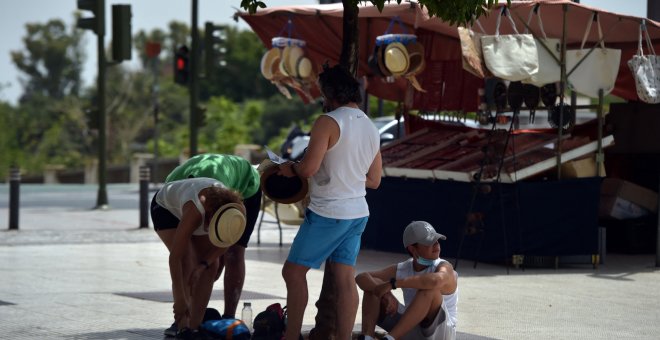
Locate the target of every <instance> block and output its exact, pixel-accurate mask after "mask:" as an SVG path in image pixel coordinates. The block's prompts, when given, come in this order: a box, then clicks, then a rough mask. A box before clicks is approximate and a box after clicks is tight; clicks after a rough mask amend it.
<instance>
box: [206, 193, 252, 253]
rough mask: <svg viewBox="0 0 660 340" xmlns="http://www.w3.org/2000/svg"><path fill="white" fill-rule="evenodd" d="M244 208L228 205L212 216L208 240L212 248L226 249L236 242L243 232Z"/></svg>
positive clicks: (235, 204) (244, 222)
mask: <svg viewBox="0 0 660 340" xmlns="http://www.w3.org/2000/svg"><path fill="white" fill-rule="evenodd" d="M243 211H244V207H243V206H241V205H240V204H238V203H228V204H225V205H223V206H221V207H220V208H218V211H216V212H215V214H213V217H212V218H211V222H209V240H211V243H213V245H214V246H216V247H219V248H228V247H230V246H232V245H233V244H235V243H236V242H238V240H239V239H240V238H241V236H243V232H244V231H245V224H246V219H245V213H244V212H243Z"/></svg>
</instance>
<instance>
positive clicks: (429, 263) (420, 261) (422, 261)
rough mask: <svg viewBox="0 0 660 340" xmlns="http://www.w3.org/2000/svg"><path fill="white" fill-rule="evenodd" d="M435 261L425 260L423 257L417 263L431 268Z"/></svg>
mask: <svg viewBox="0 0 660 340" xmlns="http://www.w3.org/2000/svg"><path fill="white" fill-rule="evenodd" d="M433 261H434V260H429V259H425V258H423V257H421V256H420V257H418V258H417V263H419V264H420V265H422V266H431V265H433Z"/></svg>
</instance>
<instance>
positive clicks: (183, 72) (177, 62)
mask: <svg viewBox="0 0 660 340" xmlns="http://www.w3.org/2000/svg"><path fill="white" fill-rule="evenodd" d="M189 54H190V52H189V50H188V47H186V46H181V47H179V48H178V49H177V50H176V52H175V53H174V82H175V83H177V84H181V85H187V84H188V79H189V74H190V64H189V62H188V60H189V59H188V58H189Z"/></svg>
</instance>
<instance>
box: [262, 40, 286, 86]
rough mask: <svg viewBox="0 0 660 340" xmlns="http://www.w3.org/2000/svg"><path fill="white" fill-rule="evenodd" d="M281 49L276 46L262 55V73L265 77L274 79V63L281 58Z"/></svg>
mask: <svg viewBox="0 0 660 340" xmlns="http://www.w3.org/2000/svg"><path fill="white" fill-rule="evenodd" d="M280 53H281V51H280V49H279V48H277V47H275V48H271V49H270V50H268V51H267V52H266V53H264V56H263V57H261V74H262V75H263V76H264V78H266V79H268V80H270V79H273V64H274V63H275V62H276V61H278V60H279V59H280Z"/></svg>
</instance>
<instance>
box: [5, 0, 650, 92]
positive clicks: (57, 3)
mask: <svg viewBox="0 0 660 340" xmlns="http://www.w3.org/2000/svg"><path fill="white" fill-rule="evenodd" d="M646 1H647V0H582V1H580V2H581V3H582V4H585V5H589V6H594V7H599V8H602V9H604V10H608V11H612V12H617V13H622V14H629V15H634V16H640V17H643V16H646ZM264 2H265V3H266V4H268V6H270V7H274V6H282V5H290V4H312V3H317V1H316V0H265V1H264ZM191 3H192V1H190V0H123V1H117V0H106V7H107V9H106V24H107V25H108V26H107V28H106V32H109V31H110V25H109V21H110V20H109V19H110V15H109V13H110V8H111V7H110V6H111V5H112V4H130V5H131V10H132V13H133V21H132V25H133V32H134V33H135V32H137V31H139V30H141V29H143V30H151V29H154V28H162V29H165V28H166V27H167V24H168V23H169V22H170V21H172V20H178V21H184V22H187V23H190V21H191V14H190V12H191ZM198 3H199V18H198V20H199V21H198V22H199V25H200V27H201V26H203V24H204V22H206V21H213V22H215V23H218V24H231V25H238V26H239V27H240V28H244V29H248V28H249V27H248V26H247V25H246V24H245V22H243V21H239V22H238V23H235V22H234V21H233V20H232V19H231V16H232V14H233V13H234V12H235V11H236V8H237V7H238V5H239V4H240V0H198ZM75 10H76V0H18V1H15V0H0V32H2V34H0V100H6V101H9V102H11V103H15V102H16V100H17V99H18V97H19V96H20V94H21V92H22V87H21V84H20V82H19V80H18V79H19V77H20V75H19V72H18V70H17V69H16V66H14V64H13V63H12V62H11V57H10V52H11V51H13V50H18V49H20V48H22V47H23V44H22V41H21V39H22V38H23V36H24V35H25V24H26V23H45V22H47V21H48V20H50V19H54V18H60V19H62V20H64V21H65V22H67V23H69V24H72V23H73V13H74V11H75ZM85 39H86V40H85V42H86V44H87V61H86V63H85V66H84V70H83V79H84V80H85V84H86V85H89V84H91V83H92V82H93V81H94V77H95V75H96V39H95V36H94V35H93V34H92V33H86V34H85ZM109 41H110V35H108V34H106V43H109Z"/></svg>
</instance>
